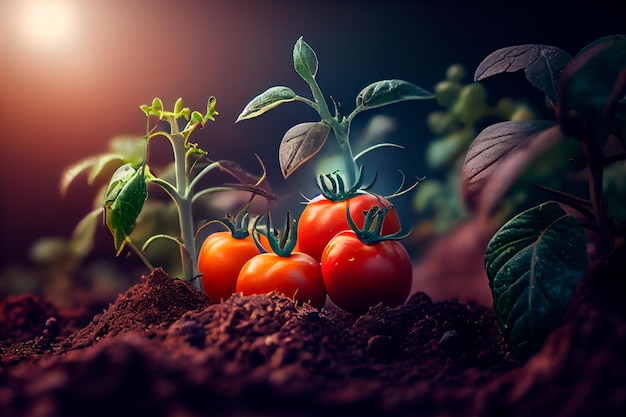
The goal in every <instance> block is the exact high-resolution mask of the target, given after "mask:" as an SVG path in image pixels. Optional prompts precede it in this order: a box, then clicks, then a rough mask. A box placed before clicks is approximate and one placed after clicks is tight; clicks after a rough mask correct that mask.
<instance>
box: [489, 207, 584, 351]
mask: <svg viewBox="0 0 626 417" xmlns="http://www.w3.org/2000/svg"><path fill="white" fill-rule="evenodd" d="M485 267H486V270H487V276H488V277H489V285H490V287H491V291H492V294H493V309H494V312H495V315H496V319H497V321H498V324H499V325H500V328H501V329H502V333H503V334H504V337H505V339H506V340H507V342H508V344H509V346H511V348H512V349H513V350H515V351H517V352H518V353H519V354H520V356H522V357H527V356H528V355H530V354H532V353H534V352H536V351H538V350H539V349H540V348H541V346H542V344H543V342H544V340H545V338H546V337H547V336H548V334H550V333H551V332H552V331H553V330H554V329H555V328H556V327H557V326H558V325H559V323H560V322H561V320H562V318H563V316H564V314H565V311H566V310H567V308H568V306H569V304H570V302H571V299H572V296H573V294H574V290H575V288H576V285H577V284H578V281H579V280H580V278H581V277H582V276H583V274H584V273H585V271H586V269H587V247H586V239H585V233H584V231H583V228H582V226H581V225H580V223H578V221H577V220H576V219H575V218H574V217H572V216H569V215H568V214H567V213H565V211H564V210H563V209H562V208H561V207H560V206H559V204H558V203H556V202H554V201H550V202H547V203H543V204H541V205H539V206H536V207H533V208H532V209H530V210H527V211H525V212H523V213H521V214H519V215H517V216H516V217H514V218H513V219H511V220H510V221H509V222H508V223H507V224H505V225H504V226H503V227H502V228H501V229H500V230H499V231H498V232H497V233H496V235H495V236H494V237H493V238H492V239H491V241H490V242H489V246H488V247H487V253H486V256H485Z"/></svg>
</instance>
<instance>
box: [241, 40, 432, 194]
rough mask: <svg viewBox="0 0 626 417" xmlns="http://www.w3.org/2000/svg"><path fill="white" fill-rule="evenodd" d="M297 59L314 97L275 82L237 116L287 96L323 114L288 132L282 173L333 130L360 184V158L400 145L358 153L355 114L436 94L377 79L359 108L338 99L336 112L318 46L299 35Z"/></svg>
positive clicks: (348, 173)
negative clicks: (348, 109)
mask: <svg viewBox="0 0 626 417" xmlns="http://www.w3.org/2000/svg"><path fill="white" fill-rule="evenodd" d="M293 65H294V69H295V70H296V72H297V73H298V74H299V75H300V77H302V79H303V80H304V81H305V82H306V83H307V84H308V86H309V88H310V90H311V94H312V95H313V100H311V99H308V98H306V97H302V96H299V95H297V94H296V93H295V92H294V91H293V90H292V89H290V88H289V87H285V86H275V87H271V88H269V89H267V90H266V91H264V92H263V93H261V94H259V95H258V96H256V97H255V98H254V99H252V100H251V101H250V102H249V103H248V104H247V105H246V106H245V108H244V109H243V111H242V112H241V114H240V115H239V117H238V118H237V120H236V121H237V122H239V121H241V120H246V119H251V118H254V117H257V116H259V115H261V114H263V113H265V112H266V111H268V110H270V109H272V108H274V107H276V106H278V105H280V104H282V103H286V102H290V101H300V102H302V103H305V104H307V105H309V106H310V107H311V108H313V109H314V110H315V111H316V112H317V114H318V115H319V117H320V120H319V121H316V122H306V123H301V124H298V125H296V126H294V127H292V128H291V129H289V130H288V131H287V133H285V135H284V137H283V139H282V141H281V144H280V148H279V163H280V167H281V170H282V173H283V176H284V177H285V178H287V177H288V176H289V175H290V174H291V173H293V172H294V171H295V170H296V169H297V168H298V167H300V166H301V165H302V164H303V163H305V162H306V161H308V160H309V159H311V158H312V157H313V156H315V155H316V154H317V153H318V152H319V151H320V150H321V149H322V147H323V146H324V144H325V143H326V139H327V138H328V136H329V134H330V131H331V130H332V131H333V133H334V135H335V139H336V140H337V144H338V145H339V149H340V151H341V155H342V157H343V161H344V165H345V182H346V184H347V185H348V187H349V188H351V189H354V190H355V191H356V189H357V188H358V187H355V185H357V183H358V182H359V181H360V178H359V177H360V175H359V172H360V169H359V167H358V166H357V162H356V161H357V160H358V158H359V157H361V156H362V155H364V154H366V153H367V152H369V151H371V150H373V149H376V148H379V147H381V146H395V147H400V146H398V145H394V144H390V143H382V144H377V145H373V146H370V147H368V148H367V149H365V150H363V151H361V152H359V153H358V154H357V155H354V154H353V151H352V148H351V145H350V140H349V135H350V125H351V124H352V120H353V119H354V118H355V117H356V116H357V115H358V114H359V113H361V112H363V111H365V110H370V109H374V108H377V107H381V106H385V105H388V104H392V103H397V102H401V101H406V100H423V99H431V98H433V97H434V96H433V95H432V94H431V93H430V92H428V91H426V90H424V89H423V88H421V87H418V86H416V85H414V84H411V83H409V82H407V81H403V80H382V81H377V82H375V83H372V84H370V85H368V86H367V87H365V88H363V90H361V92H360V93H359V94H358V95H357V97H356V108H355V109H354V110H353V111H352V113H350V114H349V115H348V116H342V115H340V114H339V108H338V106H337V103H334V102H333V104H334V110H335V111H334V115H331V112H330V110H329V106H328V103H327V102H326V99H325V98H324V95H323V94H322V91H321V89H320V87H319V85H318V84H317V81H316V79H315V76H316V74H317V68H318V61H317V55H316V54H315V51H313V49H312V48H311V47H310V46H309V45H308V44H307V43H306V42H305V41H304V40H303V39H302V38H300V39H298V41H297V42H296V44H295V45H294V48H293Z"/></svg>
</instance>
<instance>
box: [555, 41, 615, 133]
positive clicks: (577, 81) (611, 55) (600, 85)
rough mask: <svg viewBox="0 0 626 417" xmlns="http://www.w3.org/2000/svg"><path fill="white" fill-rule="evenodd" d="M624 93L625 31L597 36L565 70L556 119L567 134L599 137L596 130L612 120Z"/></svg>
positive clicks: (560, 85)
mask: <svg viewBox="0 0 626 417" xmlns="http://www.w3.org/2000/svg"><path fill="white" fill-rule="evenodd" d="M625 94H626V35H615V36H607V37H604V38H601V39H598V40H597V41H595V42H592V43H590V44H589V45H587V46H586V47H584V48H583V49H582V50H581V51H580V52H579V53H578V54H577V55H576V56H575V57H574V58H573V59H572V60H571V61H570V63H569V64H568V65H567V66H566V67H565V69H564V70H563V76H562V79H561V82H560V84H559V98H558V103H557V119H558V121H559V123H560V124H561V127H562V128H563V130H564V131H565V132H566V133H567V134H568V135H571V136H573V137H575V138H577V139H579V140H588V139H591V140H593V139H597V138H596V136H595V133H596V132H597V131H600V130H603V129H604V127H603V126H606V125H607V124H608V125H611V124H612V120H611V118H612V110H613V109H615V108H616V106H615V105H616V103H617V101H618V100H620V99H623V98H624V95H625ZM603 139H606V137H604V138H603Z"/></svg>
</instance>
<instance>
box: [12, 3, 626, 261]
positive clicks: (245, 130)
mask: <svg viewBox="0 0 626 417" xmlns="http://www.w3.org/2000/svg"><path fill="white" fill-rule="evenodd" d="M45 3H48V2H45V1H44V2H41V1H39V2H36V1H12V0H0V143H1V148H0V244H1V247H2V251H0V267H1V266H3V265H6V264H8V263H13V262H18V263H19V262H25V260H26V253H27V250H28V247H29V246H30V245H31V244H32V242H34V241H35V240H36V239H38V238H40V237H42V236H57V235H58V236H69V234H70V233H71V230H72V229H73V227H74V226H75V224H76V223H77V222H78V220H79V219H80V218H81V217H82V216H83V215H84V214H85V213H87V212H88V211H89V209H90V208H91V205H92V200H93V196H94V194H93V190H92V189H90V188H89V187H87V186H84V185H81V183H84V181H81V180H79V181H77V184H75V185H74V186H72V187H71V188H70V190H69V193H68V195H67V197H66V198H62V197H61V196H60V193H59V180H60V177H61V173H62V171H63V169H64V168H65V167H66V166H68V165H69V164H71V163H73V162H75V161H77V160H79V159H81V158H84V157H86V156H89V155H93V154H97V153H101V152H105V151H106V150H107V143H108V141H109V140H110V139H111V138H112V137H114V136H116V135H119V134H129V135H137V136H141V135H143V134H144V133H145V118H144V115H143V113H142V112H141V111H140V110H139V106H140V105H141V104H144V103H150V102H151V100H152V98H153V97H155V96H158V97H160V98H161V99H163V101H164V103H165V105H166V107H171V106H173V103H174V101H175V100H176V99H177V98H178V97H182V98H183V100H184V104H185V105H186V106H189V107H191V108H192V109H199V110H204V109H205V106H206V100H207V98H208V97H209V96H216V97H217V109H218V111H219V113H220V114H219V116H218V118H217V121H216V122H215V123H211V124H209V125H208V126H207V127H206V128H205V129H204V130H202V131H200V132H199V133H198V134H196V136H195V139H194V141H197V142H199V143H200V146H201V147H203V148H204V149H206V150H208V151H209V152H210V154H211V157H212V158H213V159H224V158H228V159H233V160H236V161H237V162H239V163H240V164H242V165H243V166H244V167H246V168H248V169H249V170H251V171H253V172H256V173H258V172H259V168H258V165H257V163H256V159H255V157H254V154H255V153H257V154H259V155H260V156H261V158H262V159H263V160H264V161H265V162H266V164H267V165H268V168H269V171H268V176H269V180H270V182H271V184H272V186H273V187H274V190H275V191H276V192H277V193H278V194H279V196H284V201H287V202H291V201H295V200H298V199H301V198H300V197H299V196H298V191H302V192H304V193H305V194H307V195H312V194H313V193H314V192H315V189H314V188H313V187H314V186H313V181H312V180H311V179H312V178H313V174H314V173H315V164H314V163H310V164H309V165H307V168H306V169H304V168H303V170H302V171H301V172H298V173H296V174H294V175H293V176H292V177H289V178H288V179H287V180H284V179H283V178H282V176H281V174H280V171H279V169H278V166H277V150H278V145H279V142H280V138H281V137H282V135H283V134H284V132H285V131H286V130H287V129H288V128H290V127H291V126H292V125H294V124H296V123H300V122H304V121H314V120H316V115H315V114H314V113H313V112H312V110H311V109H310V108H308V107H307V106H305V105H302V104H301V103H289V104H285V105H283V106H280V107H279V108H277V109H274V110H272V111H271V112H269V113H267V114H265V115H263V116H262V117H260V118H257V119H253V120H249V121H244V122H241V123H238V124H234V120H235V119H236V117H237V116H238V114H239V113H240V112H241V110H242V108H243V106H244V105H245V104H246V103H247V102H248V101H249V100H250V99H251V98H252V97H254V96H255V95H256V94H258V93H260V92H262V91H263V90H265V89H266V88H268V87H270V86H273V85H287V86H289V87H291V88H292V89H293V90H294V91H296V93H298V94H300V95H304V96H310V93H309V91H308V88H307V86H306V84H305V83H304V81H302V80H301V79H300V78H299V76H298V75H297V74H296V73H295V72H294V70H293V66H292V48H293V44H294V43H295V41H296V40H297V39H298V38H299V37H300V36H304V39H305V40H306V42H307V43H309V45H311V46H312V47H313V49H314V50H315V51H316V52H317V55H318V59H319V61H320V67H319V72H318V77H317V79H318V82H319V84H320V86H321V87H322V91H323V92H324V93H325V94H326V96H327V97H328V96H331V95H332V96H333V98H334V99H335V100H336V101H337V102H339V103H341V104H342V108H343V109H345V111H344V112H345V113H346V114H347V113H349V112H350V111H351V110H352V109H353V106H354V97H355V96H356V94H357V93H358V92H359V91H360V90H361V89H362V88H363V87H364V86H366V85H368V84H369V83H371V82H373V81H377V80H380V79H388V78H400V79H405V80H407V81H410V82H413V83H415V84H417V85H420V86H422V87H424V88H426V89H429V90H430V89H432V88H433V86H434V84H435V83H436V82H438V81H440V80H441V79H442V78H443V76H444V74H445V70H446V68H447V67H448V66H449V65H450V64H452V63H455V62H459V63H462V64H464V65H466V66H467V68H468V70H469V72H470V73H471V72H473V69H474V68H475V67H476V66H477V65H478V63H479V62H480V61H481V60H482V58H484V57H485V56H486V55H487V54H489V53H490V52H492V51H493V50H495V49H497V48H500V47H504V46H511V45H516V44H522V43H542V44H548V45H554V46H558V47H560V48H562V49H564V50H566V51H568V52H569V53H571V54H575V53H576V52H577V51H578V50H579V49H580V48H582V47H583V46H584V45H586V44H587V43H589V42H591V41H593V40H595V39H597V38H599V37H601V36H605V35H610V34H615V33H624V32H625V30H626V14H625V13H624V8H623V6H619V5H618V3H619V2H617V1H616V2H598V1H593V2H591V1H590V2H513V3H512V2H506V1H503V2H494V3H491V2H480V1H479V2H472V1H467V2H449V1H432V2H431V1H416V2H409V1H384V2H382V1H347V0H344V1H277V0H275V1H241V0H230V1H191V0H187V1H159V0H153V1H117V0H116V1H70V0H68V1H58V2H52V3H55V4H57V5H58V9H56V10H61V11H62V13H61V14H60V16H61V17H56V18H54V19H56V20H54V19H53V20H49V19H48V20H46V19H47V18H46V17H45V14H44V15H41V16H44V17H41V16H40V15H39V13H40V11H41V10H45V7H47V6H45ZM55 13H57V12H55ZM33 18H41V19H42V20H40V21H39V22H40V23H39V25H40V26H42V27H41V29H42V31H41V32H38V31H37V30H34V29H33V28H32V26H28V22H29V21H31V19H33ZM59 19H60V20H59ZM63 19H65V22H66V27H65V30H66V33H65V34H63V33H61V34H62V35H63V36H61V35H60V36H59V38H55V37H54V36H55V35H54V34H55V33H57V32H55V30H56V29H55V26H54V25H56V24H58V21H63ZM55 22H56V23H55ZM46 25H49V27H48V26H46ZM46 30H48V31H46ZM61 32H62V31H61ZM518 76H519V77H518ZM504 78H506V80H504V81H502V80H501V79H494V80H493V81H491V80H490V81H489V82H488V83H487V84H486V85H487V88H488V92H489V96H490V97H493V98H494V100H495V98H497V97H498V96H499V95H500V96H502V95H509V96H512V97H514V98H519V97H527V98H528V99H530V100H531V101H532V100H534V101H535V102H538V103H541V100H542V97H541V94H539V93H538V92H537V91H535V90H534V89H533V88H532V87H531V86H530V85H529V84H527V83H525V82H523V81H524V80H523V76H522V75H521V74H514V75H511V76H508V77H504ZM436 107H437V106H436V103H435V102H434V101H424V102H407V103H400V104H396V105H393V106H390V107H388V108H385V109H381V110H380V111H378V110H375V111H372V112H368V113H363V114H362V115H360V116H359V117H357V118H356V119H355V124H354V134H355V135H356V136H358V134H359V132H360V131H361V130H362V128H363V126H364V125H365V124H366V123H367V121H368V120H369V118H370V117H372V116H374V115H376V114H388V115H393V116H394V117H396V122H397V129H396V130H394V131H393V132H392V133H391V136H390V140H392V141H394V142H397V143H401V144H402V145H404V146H405V148H406V150H405V151H404V152H401V153H399V152H398V151H396V150H385V151H381V153H380V154H378V156H377V159H376V161H377V162H378V163H379V164H380V165H381V167H382V168H383V169H382V171H381V177H383V180H384V179H385V178H390V181H391V182H392V183H395V182H397V181H399V177H398V175H397V174H396V170H397V169H402V170H403V171H404V172H405V173H406V174H407V176H409V177H414V176H422V175H427V174H428V172H427V170H426V168H425V167H424V162H423V161H424V156H423V149H424V146H425V144H426V143H427V141H428V139H429V138H430V134H429V132H428V130H427V128H426V123H425V118H426V115H427V114H428V112H430V111H432V110H434V109H436ZM334 146H335V144H334V143H331V141H329V143H328V144H327V145H326V148H325V150H326V151H327V152H332V151H333V150H334V149H335V148H334ZM168 152H169V151H168V148H167V147H166V146H165V144H164V145H163V146H162V147H160V146H157V147H156V150H155V154H154V158H155V160H156V161H158V160H159V159H161V160H166V159H167V157H168V155H169V154H168ZM383 184H384V182H383ZM286 205H289V204H287V203H286ZM403 215H404V216H407V215H409V216H410V210H405V211H404V214H403ZM407 223H410V219H409V220H408V221H407ZM101 236H102V237H101V239H102V240H104V242H103V244H104V245H105V246H106V251H105V252H104V253H106V254H110V256H111V257H113V249H112V245H111V242H110V236H108V235H106V234H102V235H101Z"/></svg>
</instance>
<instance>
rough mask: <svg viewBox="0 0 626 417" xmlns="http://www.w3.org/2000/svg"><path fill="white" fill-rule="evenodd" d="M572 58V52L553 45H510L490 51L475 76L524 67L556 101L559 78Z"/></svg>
mask: <svg viewBox="0 0 626 417" xmlns="http://www.w3.org/2000/svg"><path fill="white" fill-rule="evenodd" d="M571 59H572V56H571V55H570V54H568V53H567V52H565V51H563V50H562V49H559V48H556V47H554V46H549V45H538V44H528V45H517V46H510V47H507V48H502V49H498V50H497V51H494V52H492V53H491V54H489V55H488V56H487V57H486V58H485V59H484V60H483V61H482V62H481V63H480V64H479V65H478V67H477V68H476V72H475V73H474V80H475V81H480V80H483V79H485V78H487V77H491V76H492V75H495V74H500V73H502V72H516V71H519V70H524V73H525V74H526V78H527V79H528V81H530V83H531V84H532V85H534V86H535V87H537V88H538V89H540V90H541V91H543V92H544V94H546V95H547V96H548V97H549V98H550V100H552V102H556V99H557V86H558V83H559V78H560V77H561V73H562V71H563V68H565V66H566V65H567V63H568V62H569V61H570V60H571Z"/></svg>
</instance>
